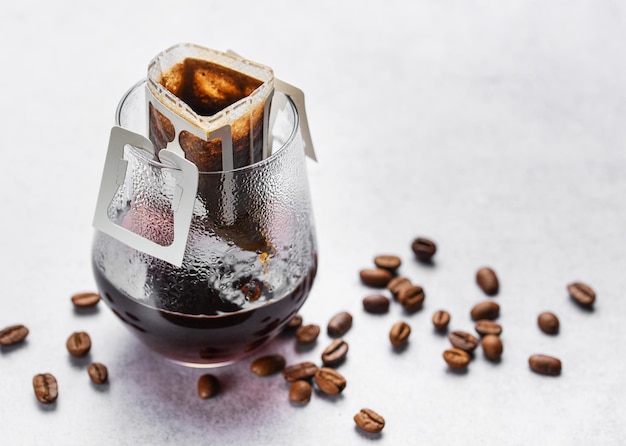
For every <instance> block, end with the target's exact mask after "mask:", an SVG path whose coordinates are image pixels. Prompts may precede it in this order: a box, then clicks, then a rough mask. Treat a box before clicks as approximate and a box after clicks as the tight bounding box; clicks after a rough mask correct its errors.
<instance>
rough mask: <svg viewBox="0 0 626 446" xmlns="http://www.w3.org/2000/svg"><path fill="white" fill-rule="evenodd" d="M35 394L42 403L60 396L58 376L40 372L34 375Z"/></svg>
mask: <svg viewBox="0 0 626 446" xmlns="http://www.w3.org/2000/svg"><path fill="white" fill-rule="evenodd" d="M33 389H34V390H35V396H36V397H37V399H38V400H39V402H40V403H42V404H50V403H53V402H54V401H56V399H57V397H58V396H59V387H58V384H57V380H56V378H55V377H54V376H53V375H52V374H50V373H40V374H38V375H35V376H34V377H33Z"/></svg>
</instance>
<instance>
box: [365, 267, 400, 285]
mask: <svg viewBox="0 0 626 446" xmlns="http://www.w3.org/2000/svg"><path fill="white" fill-rule="evenodd" d="M359 275H360V276H361V282H363V283H364V284H365V285H367V286H371V287H374V288H384V287H386V286H387V284H388V283H389V282H390V281H391V279H392V278H393V274H391V271H389V270H386V269H383V268H368V269H362V270H361V271H360V273H359Z"/></svg>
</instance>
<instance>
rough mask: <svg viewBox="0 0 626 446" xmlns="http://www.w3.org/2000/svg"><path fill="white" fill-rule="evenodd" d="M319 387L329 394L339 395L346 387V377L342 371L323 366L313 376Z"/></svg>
mask: <svg viewBox="0 0 626 446" xmlns="http://www.w3.org/2000/svg"><path fill="white" fill-rule="evenodd" d="M313 379H314V380H315V384H317V387H318V388H319V389H320V390H321V391H322V392H324V393H325V394H327V395H337V394H339V393H341V392H342V391H343V389H345V388H346V384H347V382H346V379H345V378H344V377H343V375H342V374H341V373H339V372H338V371H336V370H335V369H331V368H329V367H321V368H319V369H318V370H317V372H315V376H314V377H313Z"/></svg>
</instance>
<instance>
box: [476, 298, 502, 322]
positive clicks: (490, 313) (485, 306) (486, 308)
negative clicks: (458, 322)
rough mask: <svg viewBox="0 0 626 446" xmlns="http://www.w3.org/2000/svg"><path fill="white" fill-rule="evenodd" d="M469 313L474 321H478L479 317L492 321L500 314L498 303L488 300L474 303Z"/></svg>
mask: <svg viewBox="0 0 626 446" xmlns="http://www.w3.org/2000/svg"><path fill="white" fill-rule="evenodd" d="M470 315H471V316H472V320H474V321H479V320H481V319H488V320H490V321H492V320H494V319H497V318H498V316H500V305H498V304H497V303H495V302H493V301H490V300H488V301H485V302H480V303H478V304H476V305H474V307H473V308H472V310H471V312H470Z"/></svg>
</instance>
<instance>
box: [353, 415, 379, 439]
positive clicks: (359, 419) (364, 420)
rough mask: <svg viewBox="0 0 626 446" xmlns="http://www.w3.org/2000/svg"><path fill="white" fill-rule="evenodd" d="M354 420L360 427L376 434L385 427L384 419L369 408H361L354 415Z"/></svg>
mask: <svg viewBox="0 0 626 446" xmlns="http://www.w3.org/2000/svg"><path fill="white" fill-rule="evenodd" d="M354 422H355V423H356V425H357V426H359V428H360V429H363V430H364V431H365V432H369V433H370V434H377V433H379V432H380V431H382V430H383V428H384V427H385V419H384V418H383V417H381V416H380V415H378V414H377V413H376V412H374V411H373V410H371V409H361V411H360V412H359V413H357V414H356V415H355V416H354Z"/></svg>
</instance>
